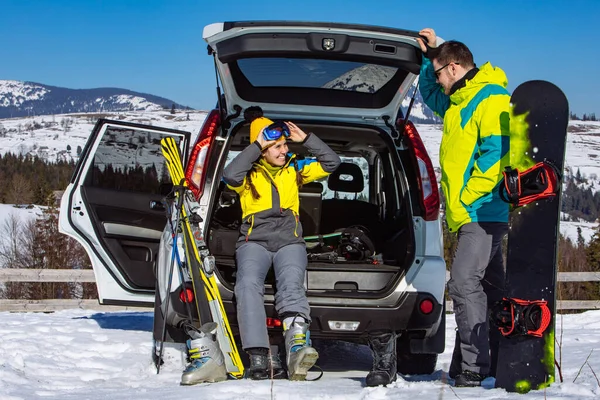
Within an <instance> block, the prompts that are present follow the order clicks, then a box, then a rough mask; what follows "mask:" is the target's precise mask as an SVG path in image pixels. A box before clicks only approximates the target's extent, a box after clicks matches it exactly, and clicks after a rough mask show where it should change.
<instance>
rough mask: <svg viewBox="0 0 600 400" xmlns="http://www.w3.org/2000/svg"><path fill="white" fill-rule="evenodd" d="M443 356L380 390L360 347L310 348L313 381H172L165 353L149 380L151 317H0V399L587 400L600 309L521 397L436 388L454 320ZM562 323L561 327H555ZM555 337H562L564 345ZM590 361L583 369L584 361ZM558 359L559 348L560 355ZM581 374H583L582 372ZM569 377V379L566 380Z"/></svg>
mask: <svg viewBox="0 0 600 400" xmlns="http://www.w3.org/2000/svg"><path fill="white" fill-rule="evenodd" d="M447 319H448V324H447V333H446V344H447V346H446V351H445V353H444V354H442V355H440V358H439V361H438V364H437V367H436V371H435V372H434V373H433V374H432V375H420V376H399V377H398V381H397V382H395V383H393V384H391V385H389V386H388V387H387V388H384V387H377V388H367V387H365V381H364V378H365V376H366V374H367V371H368V370H369V368H370V366H371V356H370V352H369V350H368V348H367V347H365V346H357V345H353V344H349V343H344V342H320V343H315V345H316V346H318V348H319V350H320V354H321V359H320V360H319V365H320V366H321V367H322V368H323V370H324V371H325V374H324V376H323V378H321V379H320V380H318V381H316V382H290V381H274V382H273V383H271V382H270V381H250V380H241V381H235V380H228V381H226V382H221V383H214V384H203V385H197V386H191V387H184V386H180V385H179V379H180V373H181V368H182V367H181V366H182V365H183V364H182V360H181V356H180V355H179V353H178V352H176V351H175V350H173V349H167V350H168V351H167V352H166V361H167V362H166V364H165V366H163V368H162V370H161V373H160V374H159V375H157V374H156V370H155V368H154V367H153V365H152V361H151V357H150V349H151V346H152V345H151V330H152V314H151V313H145V312H101V311H83V310H68V311H62V312H56V313H52V314H43V313H7V312H3V313H0V399H2V400H16V399H61V400H62V399H65V400H68V399H74V400H75V399H77V400H80V399H89V400H100V399H111V400H118V399H127V400H130V399H150V400H152V399H157V400H158V399H160V400H169V399H178V400H179V399H192V398H193V399H226V400H235V399H244V400H253V399H269V398H273V399H320V400H346V399H361V400H379V399H411V400H416V399H456V398H458V399H478V400H487V399H523V400H525V399H527V400H531V399H558V398H560V399H587V398H589V399H593V398H600V384H599V382H598V378H596V377H595V376H594V374H596V375H597V374H600V357H598V356H597V355H596V354H595V353H597V352H599V351H600V311H588V312H585V313H583V314H578V315H565V316H562V317H560V316H559V317H558V323H557V335H556V337H557V338H558V340H562V361H561V366H562V373H563V377H564V382H563V383H554V384H552V385H551V386H550V387H549V388H548V389H546V390H545V391H544V390H541V391H533V392H530V393H528V394H526V395H519V394H515V393H507V392H506V391H505V390H503V389H494V388H493V384H494V382H493V378H488V379H487V380H486V381H484V383H485V387H483V388H453V387H451V386H450V385H449V384H447V383H444V382H443V376H445V375H446V372H447V371H448V365H449V362H450V356H451V351H452V347H451V346H452V344H453V343H454V341H453V335H454V327H455V326H456V325H455V323H454V315H452V314H449V315H448V316H447ZM561 319H562V325H563V327H564V328H563V330H562V334H561V331H560V326H561ZM561 336H562V339H561ZM592 351H593V352H594V353H592V355H591V357H589V359H588V361H587V363H588V364H589V365H588V364H586V358H587V357H588V355H589V354H590V352H592ZM557 357H558V349H557ZM580 370H581V371H580ZM574 380H575V382H573V381H574Z"/></svg>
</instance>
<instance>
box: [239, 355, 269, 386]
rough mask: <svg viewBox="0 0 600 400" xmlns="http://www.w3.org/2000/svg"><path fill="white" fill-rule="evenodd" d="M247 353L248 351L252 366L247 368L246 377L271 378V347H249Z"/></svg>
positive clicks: (255, 379) (257, 379)
mask: <svg viewBox="0 0 600 400" xmlns="http://www.w3.org/2000/svg"><path fill="white" fill-rule="evenodd" d="M246 353H248V359H249V360H250V366H249V367H248V368H246V371H245V373H244V377H245V378H250V379H252V380H254V381H260V380H263V379H269V376H270V372H269V349H267V348H264V347H252V348H250V349H247V350H246Z"/></svg>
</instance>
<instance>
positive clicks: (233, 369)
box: [161, 137, 244, 379]
mask: <svg viewBox="0 0 600 400" xmlns="http://www.w3.org/2000/svg"><path fill="white" fill-rule="evenodd" d="M161 146H162V153H163V156H164V158H165V163H166V166H167V169H168V170H169V174H170V176H171V180H172V181H173V185H174V187H180V186H183V188H182V189H184V190H179V191H175V193H176V199H175V203H176V204H178V207H179V210H178V211H179V212H180V213H181V216H180V218H179V226H178V227H175V229H177V234H181V235H182V236H183V244H184V247H185V254H186V260H185V263H186V265H187V267H188V270H189V275H190V277H191V280H192V287H193V290H194V298H195V311H196V313H197V316H198V319H199V325H198V327H199V326H201V325H203V324H204V323H206V322H216V323H217V341H218V343H219V347H220V348H221V351H222V352H223V355H224V356H225V365H226V368H227V373H229V374H230V375H231V376H232V377H234V378H237V379H239V378H242V377H243V376H244V365H243V363H242V360H241V358H240V353H239V351H238V348H237V345H236V343H235V340H234V336H233V333H232V331H231V326H230V325H229V321H228V318H227V314H226V312H225V307H224V306H223V300H222V299H221V294H220V292H219V288H218V286H217V281H216V279H215V275H214V265H215V263H214V258H213V257H212V256H210V255H209V254H208V246H207V245H206V243H205V241H204V237H203V235H202V232H201V230H200V227H199V223H200V221H199V220H198V218H197V216H196V214H195V213H194V210H197V209H199V205H198V203H197V202H196V201H195V199H194V197H193V195H192V194H191V192H190V191H189V189H188V188H187V181H186V179H185V174H184V169H183V165H182V164H181V159H182V158H181V152H180V149H179V146H178V145H177V143H176V142H175V140H174V139H173V138H172V137H167V138H164V139H162V140H161ZM174 242H176V241H174ZM174 245H175V244H174ZM190 322H192V321H190Z"/></svg>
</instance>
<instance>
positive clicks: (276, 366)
mask: <svg viewBox="0 0 600 400" xmlns="http://www.w3.org/2000/svg"><path fill="white" fill-rule="evenodd" d="M270 362H271V364H270V371H269V374H271V373H272V374H273V379H287V378H288V374H287V371H286V370H285V368H283V363H282V362H281V358H280V357H279V346H277V345H271V359H270Z"/></svg>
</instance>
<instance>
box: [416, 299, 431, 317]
mask: <svg viewBox="0 0 600 400" xmlns="http://www.w3.org/2000/svg"><path fill="white" fill-rule="evenodd" d="M419 310H421V312H422V313H423V314H425V315H428V314H431V313H432V311H433V301H431V300H430V299H425V300H421V302H420V303H419Z"/></svg>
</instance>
